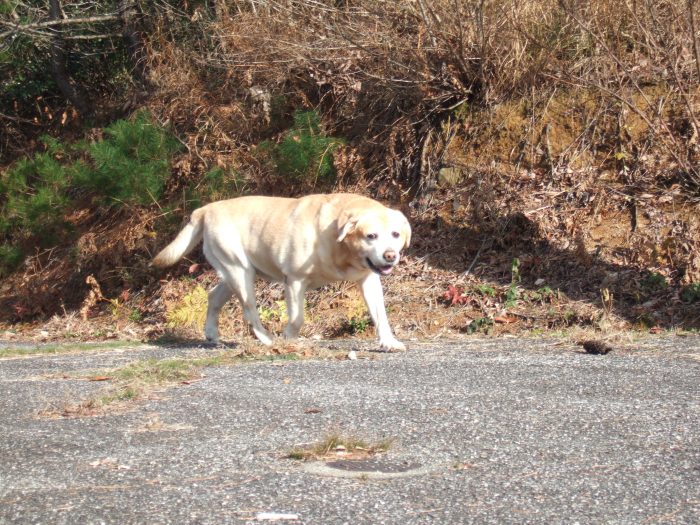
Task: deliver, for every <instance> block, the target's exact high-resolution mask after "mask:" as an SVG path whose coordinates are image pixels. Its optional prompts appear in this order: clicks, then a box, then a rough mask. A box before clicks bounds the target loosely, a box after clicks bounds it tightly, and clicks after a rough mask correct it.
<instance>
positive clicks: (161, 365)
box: [39, 345, 323, 417]
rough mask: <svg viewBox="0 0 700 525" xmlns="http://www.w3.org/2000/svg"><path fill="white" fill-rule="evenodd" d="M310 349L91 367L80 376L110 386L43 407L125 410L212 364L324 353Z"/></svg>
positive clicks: (53, 412)
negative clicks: (55, 404)
mask: <svg viewBox="0 0 700 525" xmlns="http://www.w3.org/2000/svg"><path fill="white" fill-rule="evenodd" d="M322 355H323V354H320V353H311V352H309V350H308V348H307V349H303V348H302V349H300V350H297V349H296V348H295V347H293V346H291V345H284V346H280V347H277V346H273V347H272V348H265V350H264V351H263V352H260V350H259V348H258V347H255V348H253V347H248V346H243V347H242V348H241V349H240V350H237V351H231V350H225V351H222V352H219V353H216V354H212V355H208V356H205V357H177V358H167V359H155V358H150V359H143V360H140V361H135V362H133V363H129V364H128V365H126V366H123V367H120V368H114V369H108V370H98V371H95V370H93V371H91V372H90V373H89V374H84V373H83V374H82V375H80V376H73V377H78V378H80V379H84V380H87V381H100V382H102V381H104V382H105V383H107V386H106V387H105V388H104V389H102V390H101V391H99V392H97V393H96V394H95V395H93V396H91V397H89V398H88V399H85V400H82V401H80V402H77V403H67V404H65V405H64V406H62V407H55V408H51V409H48V410H44V411H42V412H41V413H40V414H39V415H40V416H47V417H84V416H95V415H102V414H104V413H106V412H107V411H122V410H128V408H129V407H130V406H131V405H133V404H134V403H136V402H138V401H141V400H143V399H146V398H148V396H149V395H151V394H152V393H154V392H156V391H158V390H163V389H166V388H169V387H172V386H175V385H178V384H188V383H189V382H190V381H195V380H197V379H199V378H201V377H202V374H201V371H202V369H204V368H207V367H211V366H226V365H235V364H241V363H245V362H254V361H278V360H280V361H294V360H297V359H300V358H313V357H321V356H322Z"/></svg>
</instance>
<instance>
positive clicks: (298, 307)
mask: <svg viewBox="0 0 700 525" xmlns="http://www.w3.org/2000/svg"><path fill="white" fill-rule="evenodd" d="M305 292H306V283H304V281H299V280H293V279H290V278H289V277H287V278H286V279H285V285H284V298H285V301H286V302H287V317H289V321H288V322H287V326H286V327H285V329H284V338H285V339H296V338H297V337H298V336H299V330H300V329H301V325H303V324H304V293H305Z"/></svg>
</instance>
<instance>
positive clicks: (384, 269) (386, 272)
mask: <svg viewBox="0 0 700 525" xmlns="http://www.w3.org/2000/svg"><path fill="white" fill-rule="evenodd" d="M393 269H394V267H393V266H392V265H390V264H387V265H386V266H382V267H381V268H379V271H380V272H382V275H389V274H390V273H391V270H393Z"/></svg>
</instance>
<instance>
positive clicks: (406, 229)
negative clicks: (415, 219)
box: [401, 213, 411, 248]
mask: <svg viewBox="0 0 700 525" xmlns="http://www.w3.org/2000/svg"><path fill="white" fill-rule="evenodd" d="M401 216H402V217H403V221H404V223H403V226H402V227H401V234H402V235H403V238H404V242H403V247H404V248H408V247H409V246H410V245H411V225H410V224H409V222H408V219H407V218H406V216H405V215H404V214H403V213H402V214H401Z"/></svg>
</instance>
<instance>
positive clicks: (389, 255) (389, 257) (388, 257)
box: [384, 250, 396, 263]
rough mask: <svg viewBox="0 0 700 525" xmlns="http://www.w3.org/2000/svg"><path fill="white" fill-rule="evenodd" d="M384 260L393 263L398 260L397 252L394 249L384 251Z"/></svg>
mask: <svg viewBox="0 0 700 525" xmlns="http://www.w3.org/2000/svg"><path fill="white" fill-rule="evenodd" d="M384 260H385V261H386V262H389V263H392V262H394V261H395V260H396V252H395V251H394V250H387V251H385V252H384Z"/></svg>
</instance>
